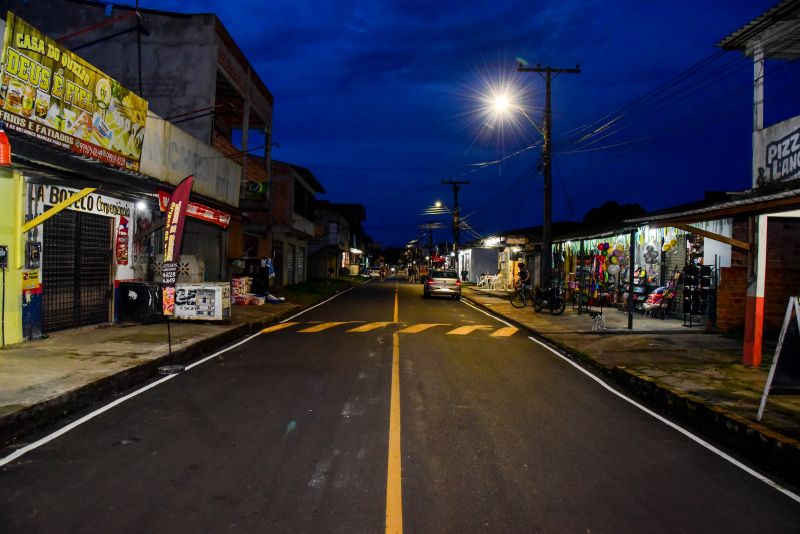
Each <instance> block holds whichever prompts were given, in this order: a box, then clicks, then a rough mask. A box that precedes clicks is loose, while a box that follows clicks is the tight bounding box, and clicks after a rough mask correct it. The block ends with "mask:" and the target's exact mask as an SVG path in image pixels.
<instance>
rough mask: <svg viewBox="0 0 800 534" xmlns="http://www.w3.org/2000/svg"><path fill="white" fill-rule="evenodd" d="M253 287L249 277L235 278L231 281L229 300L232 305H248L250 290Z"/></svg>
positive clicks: (250, 295) (251, 295)
mask: <svg viewBox="0 0 800 534" xmlns="http://www.w3.org/2000/svg"><path fill="white" fill-rule="evenodd" d="M252 286H253V279H252V278H250V277H249V276H236V277H234V278H232V279H231V300H232V301H233V302H232V303H233V304H250V298H251V297H253V294H252V293H250V288H251V287H252Z"/></svg>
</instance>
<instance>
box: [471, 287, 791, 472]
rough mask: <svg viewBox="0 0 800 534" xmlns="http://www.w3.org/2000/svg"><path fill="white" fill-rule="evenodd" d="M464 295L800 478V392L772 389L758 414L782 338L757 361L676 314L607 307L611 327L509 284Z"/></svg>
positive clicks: (654, 403) (660, 407)
mask: <svg viewBox="0 0 800 534" xmlns="http://www.w3.org/2000/svg"><path fill="white" fill-rule="evenodd" d="M462 293H463V297H465V298H467V299H469V300H470V301H471V302H473V303H474V304H477V305H478V306H480V307H482V308H484V309H486V310H488V311H491V312H492V313H494V314H496V315H498V316H501V317H503V318H505V319H506V320H508V321H509V322H511V323H513V324H514V325H515V326H517V327H520V328H523V329H525V330H527V331H528V332H530V333H532V334H535V335H538V336H540V338H542V339H544V340H545V341H548V342H549V343H551V344H552V345H554V346H556V347H558V348H560V349H562V350H563V351H564V352H567V353H568V354H570V355H571V356H572V357H574V358H575V359H578V360H580V361H582V362H583V363H584V365H586V366H587V367H592V368H594V369H596V370H598V371H600V372H601V373H602V374H604V375H606V376H607V377H610V378H611V379H613V380H614V381H615V382H617V383H618V384H620V385H621V386H622V388H623V389H625V390H627V391H628V392H629V393H632V394H634V396H636V397H637V398H638V399H641V400H643V401H644V402H645V403H646V404H648V406H650V407H651V408H655V409H656V410H657V411H660V412H662V413H666V414H668V415H669V416H670V417H672V418H675V419H677V420H678V421H679V422H680V424H682V425H683V426H687V427H691V428H692V429H694V430H695V431H697V432H699V433H702V434H705V435H710V436H713V437H714V438H715V440H717V441H720V442H722V443H723V444H725V445H726V446H727V447H730V448H731V449H732V450H734V451H736V452H737V453H739V454H742V455H745V456H747V457H749V458H750V459H752V460H753V461H755V462H756V463H758V464H759V465H762V466H765V467H766V468H768V469H770V470H772V471H774V472H775V473H777V474H779V475H780V476H782V477H785V478H786V479H788V480H792V481H793V482H794V483H798V482H800V396H788V395H787V396H777V395H772V396H770V397H769V400H768V402H767V407H766V411H765V412H764V416H763V417H762V419H761V422H760V423H758V422H756V420H755V417H756V412H757V411H758V406H759V403H760V402H761V395H762V393H763V391H764V384H765V383H766V381H767V375H768V373H769V366H770V364H771V361H772V356H773V353H774V350H775V343H776V341H777V340H765V343H764V362H763V363H762V365H761V366H760V367H758V368H752V367H745V366H744V365H742V364H741V360H742V356H741V355H742V343H741V341H736V340H730V339H725V338H723V337H722V336H720V335H718V334H709V333H704V328H703V326H695V327H693V328H687V327H684V326H683V322H682V321H680V320H674V319H667V320H662V319H653V318H649V317H644V316H642V315H641V314H636V315H635V316H634V329H633V330H632V331H630V330H627V314H626V313H624V312H621V311H619V310H617V309H606V310H604V311H605V322H606V329H604V330H601V331H600V332H592V318H591V316H590V315H589V314H587V313H586V312H584V313H583V314H581V315H578V314H577V311H575V310H572V309H571V308H570V307H569V306H567V309H566V311H565V312H564V314H563V315H560V316H553V315H551V314H550V313H547V312H541V313H536V312H534V311H533V308H531V307H529V306H528V307H525V308H519V309H518V308H514V307H513V306H511V303H510V302H509V301H508V299H507V298H506V297H505V295H506V293H505V292H498V291H490V290H489V291H487V290H479V289H476V288H474V287H471V286H467V287H464V288H462Z"/></svg>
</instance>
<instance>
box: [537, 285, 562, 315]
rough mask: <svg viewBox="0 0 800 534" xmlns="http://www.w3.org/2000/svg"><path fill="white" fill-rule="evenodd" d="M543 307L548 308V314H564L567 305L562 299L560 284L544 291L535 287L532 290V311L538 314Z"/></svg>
mask: <svg viewBox="0 0 800 534" xmlns="http://www.w3.org/2000/svg"><path fill="white" fill-rule="evenodd" d="M545 306H547V307H548V308H550V313H551V314H553V315H561V314H562V313H564V310H565V309H566V307H567V303H566V301H565V299H564V288H562V287H561V284H554V285H552V286H550V287H549V288H548V289H546V290H545V289H542V288H541V287H538V286H537V287H536V288H535V289H534V290H533V309H534V310H536V311H537V312H540V311H542V308H544V307H545Z"/></svg>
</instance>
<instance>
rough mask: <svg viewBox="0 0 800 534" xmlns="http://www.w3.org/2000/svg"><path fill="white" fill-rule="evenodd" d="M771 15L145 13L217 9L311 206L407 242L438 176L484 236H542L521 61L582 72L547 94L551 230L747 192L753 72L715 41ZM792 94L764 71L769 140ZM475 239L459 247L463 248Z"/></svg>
mask: <svg viewBox="0 0 800 534" xmlns="http://www.w3.org/2000/svg"><path fill="white" fill-rule="evenodd" d="M776 3H777V0H709V1H703V2H690V1H687V0H679V1H677V2H646V1H642V0H621V1H614V2H609V1H607V0H547V1H536V2H523V1H504V2H479V1H470V0H461V1H458V2H451V1H430V0H426V1H420V0H402V1H386V0H381V1H359V2H352V1H342V0H337V1H336V2H323V1H319V0H318V1H315V2H310V1H306V0H291V1H288V0H287V1H280V0H278V1H269V2H249V3H248V2H231V1H221V0H202V1H201V0H195V1H192V0H174V1H173V0H167V1H157V0H142V1H141V6H142V7H145V8H152V9H161V10H166V11H177V12H187V13H202V12H213V13H216V14H217V15H218V16H219V18H220V19H221V20H222V22H223V24H224V25H225V26H226V27H227V29H228V31H229V32H230V33H231V35H232V36H233V38H234V39H235V40H236V42H237V43H238V44H239V46H240V47H241V49H242V50H243V51H244V53H245V55H246V56H247V57H248V59H249V60H250V62H251V63H252V64H253V66H254V67H255V69H256V70H257V72H258V73H259V75H260V76H261V79H262V80H263V81H264V83H266V85H267V87H269V89H270V91H272V93H273V94H274V96H275V108H274V122H273V140H274V141H275V142H277V143H279V144H280V147H279V148H276V149H275V150H274V152H273V155H274V157H275V158H277V159H280V160H283V161H288V162H291V163H294V164H298V165H302V166H305V167H308V168H309V169H311V171H312V172H313V173H314V174H315V175H316V177H317V178H318V179H319V181H320V182H321V183H322V185H323V186H324V187H325V189H326V190H327V194H326V195H322V197H321V198H323V199H328V200H331V201H333V202H354V203H361V204H363V205H364V206H365V207H366V210H367V221H366V229H367V232H368V233H369V234H370V235H371V236H372V237H373V238H374V239H375V240H377V241H378V242H380V243H381V244H383V245H401V246H402V245H404V244H405V243H406V242H408V241H409V240H411V239H414V238H416V237H419V234H420V230H419V228H418V225H420V224H422V223H424V222H426V221H429V220H437V219H436V218H435V217H434V218H432V217H430V216H424V215H421V212H422V211H423V210H424V209H425V208H426V207H427V206H430V205H431V204H433V202H434V201H435V200H442V201H443V202H444V203H445V204H447V205H450V204H452V199H453V197H452V190H451V189H450V187H449V186H445V185H442V183H441V182H442V180H443V179H458V180H469V181H470V184H469V185H466V186H464V187H463V188H462V191H461V194H460V197H459V200H460V205H461V213H462V216H464V217H465V219H466V221H467V222H468V224H469V225H470V227H471V228H472V229H474V231H475V232H476V233H477V234H480V235H482V236H487V235H491V233H492V232H494V231H498V230H504V229H512V228H519V227H524V226H533V225H538V224H541V220H542V208H541V190H542V177H541V176H540V175H539V174H538V172H537V170H536V169H537V165H538V162H539V158H540V155H541V151H540V150H539V149H538V147H535V148H532V149H530V150H525V151H523V152H521V153H519V154H517V155H513V154H515V153H516V152H518V151H520V150H522V149H525V148H526V147H529V146H531V145H534V144H536V143H538V142H539V141H540V140H541V136H540V135H539V134H538V133H537V132H536V130H535V129H534V126H533V125H532V124H531V123H530V122H529V120H528V118H526V116H527V117H529V118H530V119H532V120H533V121H534V122H535V123H536V124H541V122H542V111H543V108H544V81H543V79H542V78H541V77H540V76H539V75H538V74H535V73H518V72H516V71H515V58H524V59H525V60H526V61H527V62H528V63H529V64H531V65H535V64H536V63H541V64H542V65H550V66H553V67H561V68H569V67H574V66H575V65H576V64H580V66H581V73H580V74H578V75H574V74H564V75H561V76H559V77H557V78H556V79H555V81H554V82H553V139H554V144H553V149H554V167H553V169H554V170H553V219H554V220H556V221H558V220H579V219H581V218H582V217H583V215H584V214H585V213H586V211H587V210H589V209H590V208H592V207H595V206H598V205H600V204H602V203H603V202H604V201H607V200H616V201H618V202H620V203H630V202H638V203H640V204H641V205H642V206H644V207H645V208H646V209H648V210H655V209H660V208H664V207H669V206H672V205H676V204H681V203H685V202H690V201H694V200H698V199H700V198H702V196H703V192H704V191H705V190H728V191H733V190H740V189H745V188H747V187H749V185H750V182H751V178H750V160H751V141H750V139H751V134H750V132H751V127H752V77H753V66H752V62H751V61H750V60H749V59H747V58H745V57H744V56H743V55H742V54H741V53H737V52H721V51H719V49H718V48H717V47H716V46H715V45H716V43H718V42H719V41H720V40H721V39H722V38H724V37H726V36H727V35H729V34H730V33H732V32H734V31H735V30H737V29H739V28H741V27H742V26H744V25H745V24H746V23H747V22H749V21H750V20H752V19H753V18H755V17H757V16H758V15H760V14H761V13H763V12H764V11H765V10H766V9H768V8H770V7H772V6H773V5H775V4H776ZM245 5H246V6H247V7H244V6H245ZM700 62H703V63H702V64H700V65H698V64H699V63H700ZM693 66H699V67H700V68H696V69H694V70H689V69H691V68H692V67H693ZM684 74H685V76H683V75H684ZM682 76H683V77H682ZM798 82H800V69H799V68H797V65H794V64H791V63H787V62H780V61H772V62H768V63H767V72H766V97H765V124H766V125H769V124H772V123H774V122H777V121H779V120H783V119H785V118H788V117H790V116H793V115H797V114H798V113H800V109H798V108H800V101H797V99H796V98H793V99H792V100H794V102H789V100H790V96H792V95H794V96H795V97H796V94H797V87H798ZM493 90H494V91H506V90H510V91H511V92H513V94H514V95H515V97H514V100H513V102H514V103H515V105H516V106H518V108H517V111H516V113H515V114H514V115H513V117H516V120H512V119H509V118H506V119H500V118H498V117H497V116H494V115H492V114H488V113H482V112H481V109H485V108H486V107H487V104H486V103H485V102H484V101H483V99H484V95H488V94H491V92H492V91H493ZM645 96H646V97H647V98H644V99H641V100H639V101H636V99H640V97H645ZM631 104H633V105H631ZM520 110H521V111H520ZM522 112H524V113H522ZM612 119H613V121H612V123H611V125H610V127H608V128H604V129H602V130H601V131H600V132H598V133H596V134H594V135H592V136H590V137H589V138H587V139H581V138H582V137H583V136H584V135H586V134H590V133H591V132H592V131H593V130H595V129H597V128H598V127H600V126H602V125H604V124H607V123H608V122H609V121H610V120H612ZM254 143H255V142H254ZM258 144H261V143H260V142H259V143H258ZM507 156H508V157H507ZM501 159H502V161H501V162H499V163H494V164H485V165H480V164H481V163H487V162H492V161H497V160H501ZM438 220H440V221H441V222H443V223H445V224H446V225H449V224H450V223H449V220H448V218H447V217H446V216H439V217H438ZM448 228H449V226H448ZM474 236H475V234H472V233H471V232H462V238H461V239H462V242H466V241H469V240H471V239H472V238H474ZM434 237H435V239H436V240H437V241H440V240H446V241H451V239H452V234H451V232H450V231H449V230H438V231H437V232H436V235H435V236H434Z"/></svg>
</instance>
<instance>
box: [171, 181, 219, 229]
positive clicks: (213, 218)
mask: <svg viewBox="0 0 800 534" xmlns="http://www.w3.org/2000/svg"><path fill="white" fill-rule="evenodd" d="M157 192H158V209H160V210H161V211H167V205H168V204H169V193H167V192H166V191H162V190H161V189H159V190H158V191H157ZM186 215H187V216H188V217H194V218H195V219H200V220H201V221H205V222H210V223H212V224H216V225H217V226H221V227H222V228H228V225H229V224H230V222H231V214H230V213H227V212H224V211H220V210H216V209H214V208H209V207H208V206H204V205H203V204H198V203H196V202H189V203H188V204H187V205H186Z"/></svg>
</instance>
